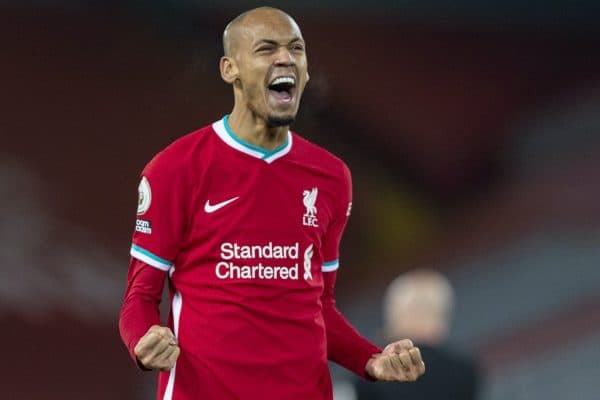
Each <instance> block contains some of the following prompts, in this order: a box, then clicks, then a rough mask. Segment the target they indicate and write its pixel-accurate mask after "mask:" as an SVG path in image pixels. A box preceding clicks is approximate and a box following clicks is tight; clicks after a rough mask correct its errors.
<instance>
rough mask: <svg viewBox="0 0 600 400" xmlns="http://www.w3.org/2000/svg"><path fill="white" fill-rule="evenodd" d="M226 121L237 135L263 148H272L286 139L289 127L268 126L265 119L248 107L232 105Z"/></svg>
mask: <svg viewBox="0 0 600 400" xmlns="http://www.w3.org/2000/svg"><path fill="white" fill-rule="evenodd" d="M228 122H229V128H230V129H231V130H232V131H233V133H235V135H236V136H237V137H239V138H240V139H242V140H243V141H245V142H248V143H250V144H252V145H254V146H257V147H260V148H262V149H265V150H269V151H270V150H274V149H276V148H277V147H279V146H281V145H283V144H284V143H285V142H286V141H287V132H288V129H289V127H287V126H278V127H269V126H268V125H267V121H265V120H264V119H262V118H259V117H258V116H257V115H255V114H254V113H252V112H251V111H250V110H248V109H246V110H240V109H239V108H238V107H234V108H233V111H232V112H231V114H230V115H229V119H228Z"/></svg>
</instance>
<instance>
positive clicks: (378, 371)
mask: <svg viewBox="0 0 600 400" xmlns="http://www.w3.org/2000/svg"><path fill="white" fill-rule="evenodd" d="M365 371H366V372H367V373H368V374H369V375H370V376H371V377H373V378H374V379H376V380H379V381H400V382H413V381H416V380H417V378H419V377H420V376H421V375H423V373H425V363H423V360H422V359H421V352H420V351H419V348H418V347H415V346H414V345H413V342H412V341H411V340H409V339H403V340H399V341H397V342H394V343H391V344H388V345H387V346H386V348H385V349H384V350H383V352H382V353H379V354H375V355H373V357H371V358H370V359H369V361H368V362H367V365H366V367H365Z"/></svg>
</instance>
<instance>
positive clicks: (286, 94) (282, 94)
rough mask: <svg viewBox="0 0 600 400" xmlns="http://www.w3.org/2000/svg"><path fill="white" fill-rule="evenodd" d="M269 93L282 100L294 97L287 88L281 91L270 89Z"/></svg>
mask: <svg viewBox="0 0 600 400" xmlns="http://www.w3.org/2000/svg"><path fill="white" fill-rule="evenodd" d="M269 94H270V95H271V96H273V97H275V99H277V100H281V101H290V100H291V99H292V95H291V94H290V93H289V92H286V91H285V90H282V91H281V92H278V91H277V90H269Z"/></svg>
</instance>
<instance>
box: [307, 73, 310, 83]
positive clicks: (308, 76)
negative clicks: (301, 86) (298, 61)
mask: <svg viewBox="0 0 600 400" xmlns="http://www.w3.org/2000/svg"><path fill="white" fill-rule="evenodd" d="M308 81H310V75H309V74H308V71H306V83H308Z"/></svg>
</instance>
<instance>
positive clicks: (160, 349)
mask: <svg viewBox="0 0 600 400" xmlns="http://www.w3.org/2000/svg"><path fill="white" fill-rule="evenodd" d="M133 351H134V353H135V356H136V357H137V359H138V361H139V362H140V364H141V365H142V366H143V367H144V368H147V369H159V370H161V371H169V370H170V369H171V368H173V367H174V366H175V362H176V361H177V357H179V353H180V351H181V350H180V349H179V346H178V345H177V339H175V335H173V332H171V330H170V329H169V328H167V327H164V326H158V325H152V326H151V327H150V329H148V332H146V334H145V335H144V336H142V338H141V339H140V341H139V342H138V343H137V345H136V346H135V349H134V350H133Z"/></svg>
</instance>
